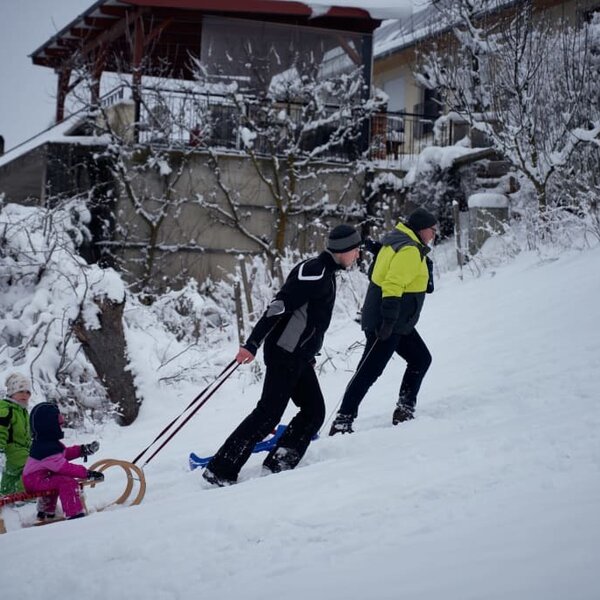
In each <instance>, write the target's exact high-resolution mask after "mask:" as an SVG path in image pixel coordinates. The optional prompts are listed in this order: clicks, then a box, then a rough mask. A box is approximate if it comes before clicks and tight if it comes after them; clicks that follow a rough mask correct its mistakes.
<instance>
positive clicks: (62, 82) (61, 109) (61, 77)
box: [56, 68, 71, 123]
mask: <svg viewBox="0 0 600 600" xmlns="http://www.w3.org/2000/svg"><path fill="white" fill-rule="evenodd" d="M70 80H71V69H68V68H63V69H61V70H60V71H58V84H57V89H56V122H57V123H60V122H61V121H62V120H63V119H64V118H65V100H66V99H67V93H68V91H69V81H70Z"/></svg>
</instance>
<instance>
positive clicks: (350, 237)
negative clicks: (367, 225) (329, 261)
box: [327, 225, 362, 254]
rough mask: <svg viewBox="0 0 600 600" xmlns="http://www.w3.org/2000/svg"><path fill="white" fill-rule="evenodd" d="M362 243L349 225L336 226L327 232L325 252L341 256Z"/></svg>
mask: <svg viewBox="0 0 600 600" xmlns="http://www.w3.org/2000/svg"><path fill="white" fill-rule="evenodd" d="M361 243H362V240H361V238H360V233H358V231H356V229H354V227H352V226H351V225H338V226H337V227H334V228H333V229H332V230H331V231H330V232H329V237H328V238H327V250H329V251H330V252H335V253H337V254H341V253H342V252H348V250H352V249H353V248H358V247H359V246H360V245H361Z"/></svg>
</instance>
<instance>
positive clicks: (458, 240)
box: [452, 200, 464, 280]
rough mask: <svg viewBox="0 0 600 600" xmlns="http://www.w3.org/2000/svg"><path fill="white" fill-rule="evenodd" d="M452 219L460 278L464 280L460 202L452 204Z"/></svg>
mask: <svg viewBox="0 0 600 600" xmlns="http://www.w3.org/2000/svg"><path fill="white" fill-rule="evenodd" d="M452 217H453V218H454V243H455V244H456V261H457V262H458V269H459V277H460V278H461V280H462V278H463V272H462V269H463V264H464V256H463V250H462V231H461V226H460V211H459V208H458V202H457V201H456V200H454V201H453V202H452Z"/></svg>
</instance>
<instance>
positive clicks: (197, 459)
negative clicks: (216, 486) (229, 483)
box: [190, 425, 287, 471]
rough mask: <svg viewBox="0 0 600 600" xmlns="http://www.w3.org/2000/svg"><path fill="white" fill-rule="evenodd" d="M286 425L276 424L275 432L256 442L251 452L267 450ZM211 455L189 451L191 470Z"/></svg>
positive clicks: (201, 464)
mask: <svg viewBox="0 0 600 600" xmlns="http://www.w3.org/2000/svg"><path fill="white" fill-rule="evenodd" d="M286 427H287V425H277V429H275V433H274V434H273V435H272V436H271V437H270V438H268V439H266V440H263V441H262V442H258V444H256V446H254V448H253V450H252V452H253V453H254V452H268V451H269V450H270V449H271V448H272V447H273V446H274V445H275V444H276V443H277V440H278V439H279V438H280V437H281V436H282V435H283V432H284V431H285V430H286ZM211 458H212V456H205V457H201V456H196V455H195V454H194V453H193V452H191V453H190V469H191V470H192V471H193V470H194V469H197V468H198V467H205V466H206V465H207V464H208V463H209V461H210V459H211Z"/></svg>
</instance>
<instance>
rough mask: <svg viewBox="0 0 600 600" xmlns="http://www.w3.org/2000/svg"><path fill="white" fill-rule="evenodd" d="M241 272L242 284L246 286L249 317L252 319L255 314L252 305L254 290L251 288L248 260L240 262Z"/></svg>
mask: <svg viewBox="0 0 600 600" xmlns="http://www.w3.org/2000/svg"><path fill="white" fill-rule="evenodd" d="M240 271H241V272H242V283H243V284H244V295H245V296H246V306H247V308H248V315H249V316H250V317H252V315H253V314H254V304H253V303H252V289H251V287H250V280H249V279H248V271H247V269H246V259H245V258H243V257H242V259H241V260H240Z"/></svg>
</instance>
